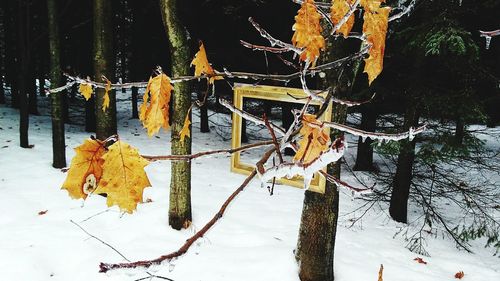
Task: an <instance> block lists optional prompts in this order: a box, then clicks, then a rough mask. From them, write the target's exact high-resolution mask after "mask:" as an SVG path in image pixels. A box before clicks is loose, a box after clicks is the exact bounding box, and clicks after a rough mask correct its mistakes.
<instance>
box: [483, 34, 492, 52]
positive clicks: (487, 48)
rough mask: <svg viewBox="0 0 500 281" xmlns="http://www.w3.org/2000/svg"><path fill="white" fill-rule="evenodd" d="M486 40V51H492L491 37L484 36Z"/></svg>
mask: <svg viewBox="0 0 500 281" xmlns="http://www.w3.org/2000/svg"><path fill="white" fill-rule="evenodd" d="M483 36H484V39H486V50H489V49H490V43H491V36H488V35H483Z"/></svg>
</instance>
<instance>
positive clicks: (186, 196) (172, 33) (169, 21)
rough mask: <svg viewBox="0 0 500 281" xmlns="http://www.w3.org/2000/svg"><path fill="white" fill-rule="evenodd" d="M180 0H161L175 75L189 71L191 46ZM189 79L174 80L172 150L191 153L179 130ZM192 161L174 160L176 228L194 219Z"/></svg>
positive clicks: (171, 213)
mask: <svg viewBox="0 0 500 281" xmlns="http://www.w3.org/2000/svg"><path fill="white" fill-rule="evenodd" d="M180 3H182V2H180V1H177V0H160V7H161V14H162V18H163V25H164V26H165V30H166V33H167V36H168V41H169V46H170V55H171V59H172V60H171V61H172V76H183V75H189V62H190V55H189V47H188V44H187V34H186V29H185V27H184V25H183V22H182V21H181V18H180V16H181V15H180V13H179V12H180V10H179V4H180ZM190 96H191V95H190V92H189V84H188V83H176V84H174V93H173V96H172V102H171V104H172V106H171V107H172V116H171V117H172V118H171V120H172V151H171V152H172V154H173V155H186V154H191V138H190V137H186V138H185V139H184V141H181V140H180V137H179V132H180V130H181V129H182V127H183V124H184V119H185V118H186V115H187V114H188V110H189V107H190V105H191V99H190ZM191 220H192V216H191V162H189V161H174V162H172V176H171V182H170V208H169V213H168V222H169V224H170V226H172V227H173V228H174V229H181V228H183V227H187V226H189V224H190V223H191Z"/></svg>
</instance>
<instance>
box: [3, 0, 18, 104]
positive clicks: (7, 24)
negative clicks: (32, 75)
mask: <svg viewBox="0 0 500 281" xmlns="http://www.w3.org/2000/svg"><path fill="white" fill-rule="evenodd" d="M16 4H17V2H16V1H14V0H7V1H5V2H4V3H3V5H4V7H5V14H6V15H15V14H16V13H17V8H18V7H17V6H16ZM18 21H19V19H18V18H17V17H15V16H6V17H4V29H5V42H6V43H7V42H9V44H6V46H5V75H6V77H5V82H6V84H8V85H9V86H10V98H11V100H10V103H11V106H12V107H14V108H19V99H18V87H17V84H18V81H17V80H18V73H19V69H20V67H19V64H18V62H19V57H18V55H19V54H18V52H17V51H18V50H17V45H18V43H17V40H18V36H19V35H18V34H17V33H18V30H17V29H16V28H17V22H18Z"/></svg>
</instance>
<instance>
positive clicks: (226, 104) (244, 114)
mask: <svg viewBox="0 0 500 281" xmlns="http://www.w3.org/2000/svg"><path fill="white" fill-rule="evenodd" d="M220 104H221V105H223V106H224V107H225V108H227V109H229V110H231V112H234V113H236V114H238V115H239V116H241V117H242V118H244V119H245V120H248V121H252V122H254V123H255V124H257V125H264V126H265V125H266V122H265V121H264V120H263V119H262V118H259V117H257V116H255V115H252V114H250V113H248V112H246V111H243V110H241V109H238V108H236V107H235V106H234V105H232V104H231V103H230V102H229V101H227V100H225V99H220ZM269 125H270V126H271V128H273V130H274V131H275V132H277V133H279V134H280V135H282V136H284V135H285V134H286V132H285V129H283V128H282V127H280V126H278V125H275V124H273V123H272V122H269Z"/></svg>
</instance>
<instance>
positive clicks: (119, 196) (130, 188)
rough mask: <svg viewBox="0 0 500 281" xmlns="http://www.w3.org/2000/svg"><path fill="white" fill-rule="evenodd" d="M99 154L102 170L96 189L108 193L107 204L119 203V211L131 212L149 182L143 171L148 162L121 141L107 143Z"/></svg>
mask: <svg viewBox="0 0 500 281" xmlns="http://www.w3.org/2000/svg"><path fill="white" fill-rule="evenodd" d="M102 158H103V160H104V163H103V165H102V168H103V174H102V178H101V180H100V181H99V185H98V187H97V190H96V192H97V193H106V194H107V197H106V198H107V200H106V202H107V204H108V207H111V206H113V205H118V207H119V208H120V210H121V211H124V212H127V213H132V212H133V211H134V210H135V209H136V208H137V204H138V203H142V202H143V200H142V194H143V191H144V188H146V187H148V186H151V184H150V183H149V179H148V176H147V175H146V172H145V171H144V167H146V166H147V165H148V164H149V162H148V161H147V160H146V159H144V158H142V157H141V155H139V152H138V151H137V149H135V148H133V147H131V146H130V145H129V144H127V143H125V142H123V141H117V142H115V143H114V144H112V145H111V146H109V148H108V152H107V153H106V154H105V155H104V156H103V157H102Z"/></svg>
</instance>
